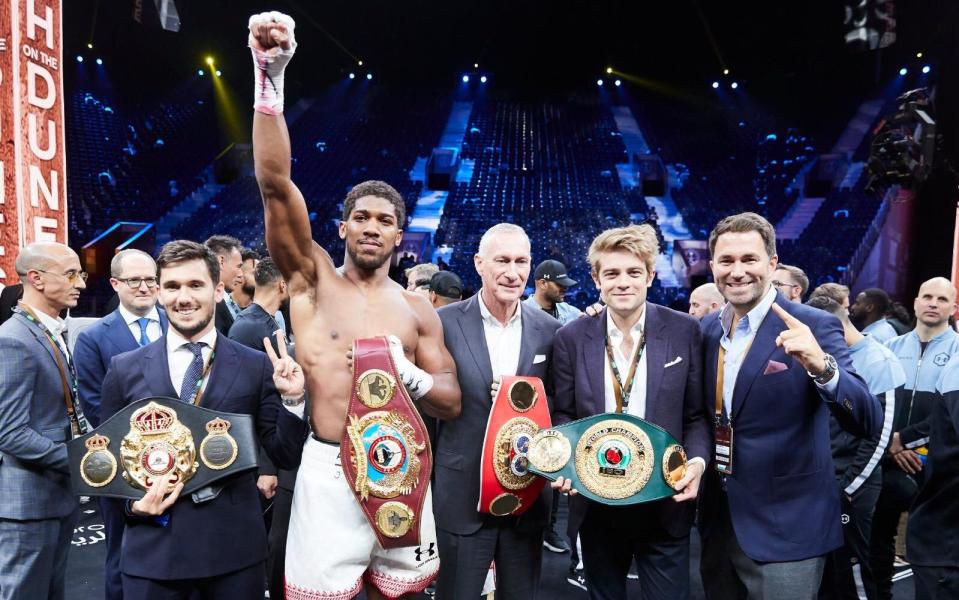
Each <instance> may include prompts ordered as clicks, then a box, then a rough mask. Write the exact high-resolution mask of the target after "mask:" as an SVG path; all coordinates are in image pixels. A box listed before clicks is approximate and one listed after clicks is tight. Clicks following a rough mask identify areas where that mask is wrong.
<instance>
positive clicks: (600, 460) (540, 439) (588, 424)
mask: <svg viewBox="0 0 959 600" xmlns="http://www.w3.org/2000/svg"><path fill="white" fill-rule="evenodd" d="M529 464H530V468H529V470H530V472H531V473H535V474H536V475H540V476H542V477H545V478H546V479H549V480H551V481H555V480H556V479H558V478H559V477H565V478H566V479H570V480H572V487H573V488H575V489H576V490H577V492H579V494H581V495H582V496H583V497H585V498H588V499H590V500H594V501H596V502H600V503H602V504H610V505H625V504H640V503H642V502H651V501H653V500H659V499H660V498H666V497H668V496H672V495H673V494H675V493H676V491H675V490H674V489H673V488H672V485H673V484H674V483H675V482H677V481H679V480H680V479H682V478H683V475H685V473H686V452H685V450H683V447H682V446H680V445H679V443H678V442H677V441H676V439H675V438H674V437H673V436H671V435H670V434H669V432H667V431H666V430H665V429H663V428H662V427H659V426H658V425H654V424H652V423H650V422H649V421H645V420H643V419H640V418H639V417H634V416H632V415H629V414H622V413H603V414H599V415H593V416H591V417H586V418H585V419H579V420H578V421H572V422H571V423H566V424H565V425H560V426H559V427H553V428H551V429H543V430H541V431H539V433H537V434H536V435H534V436H533V439H532V441H531V442H530V448H529Z"/></svg>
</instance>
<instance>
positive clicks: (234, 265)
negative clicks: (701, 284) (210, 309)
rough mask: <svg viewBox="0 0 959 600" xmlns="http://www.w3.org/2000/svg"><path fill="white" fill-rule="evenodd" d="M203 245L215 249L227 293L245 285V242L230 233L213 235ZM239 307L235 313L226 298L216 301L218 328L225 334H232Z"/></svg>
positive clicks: (222, 281)
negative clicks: (242, 242) (231, 329)
mask: <svg viewBox="0 0 959 600" xmlns="http://www.w3.org/2000/svg"><path fill="white" fill-rule="evenodd" d="M203 245H204V246H206V247H207V248H209V249H210V250H212V251H213V254H214V255H216V258H217V262H218V263H219V265H220V281H219V283H221V284H222V285H223V291H224V293H225V294H229V293H230V292H232V291H233V288H234V287H239V286H241V285H243V244H241V243H240V240H238V239H236V238H235V237H232V236H229V235H211V236H210V237H209V238H207V240H206V241H205V242H203ZM239 312H240V311H239V309H237V310H236V314H234V312H233V309H231V308H230V306H229V305H228V304H227V301H226V298H225V297H224V298H221V299H219V300H217V302H216V319H215V322H216V330H217V331H219V332H220V333H222V334H223V335H230V327H232V326H233V321H234V320H235V319H236V315H237V314H239Z"/></svg>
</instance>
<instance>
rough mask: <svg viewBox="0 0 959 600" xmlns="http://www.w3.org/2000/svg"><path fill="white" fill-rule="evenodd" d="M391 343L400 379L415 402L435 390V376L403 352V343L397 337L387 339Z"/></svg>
mask: <svg viewBox="0 0 959 600" xmlns="http://www.w3.org/2000/svg"><path fill="white" fill-rule="evenodd" d="M386 339H387V340H389V342H390V354H392V355H393V362H394V363H396V369H397V370H398V371H399V372H400V379H402V380H403V385H404V386H406V391H407V392H409V394H410V397H411V398H412V399H413V400H419V399H420V398H422V397H423V396H425V395H426V394H428V393H430V390H431V389H433V376H432V375H430V374H429V373H427V372H426V371H424V370H423V369H421V368H419V367H417V366H416V365H414V364H413V363H412V362H411V361H410V359H408V358H406V354H405V353H404V352H403V342H401V341H400V338H398V337H396V336H395V335H391V336H389V337H388V338H386Z"/></svg>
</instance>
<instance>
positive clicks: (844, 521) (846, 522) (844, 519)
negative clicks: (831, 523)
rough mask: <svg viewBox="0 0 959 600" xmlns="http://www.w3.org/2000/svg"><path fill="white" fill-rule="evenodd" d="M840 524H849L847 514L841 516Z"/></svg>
mask: <svg viewBox="0 0 959 600" xmlns="http://www.w3.org/2000/svg"><path fill="white" fill-rule="evenodd" d="M842 524H843V525H849V515H846V514H844V515H843V516H842Z"/></svg>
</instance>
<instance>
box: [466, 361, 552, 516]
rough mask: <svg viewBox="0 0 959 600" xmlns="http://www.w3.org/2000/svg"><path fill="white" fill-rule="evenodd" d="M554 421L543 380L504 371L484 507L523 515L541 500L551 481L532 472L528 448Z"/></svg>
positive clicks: (491, 431)
mask: <svg viewBox="0 0 959 600" xmlns="http://www.w3.org/2000/svg"><path fill="white" fill-rule="evenodd" d="M550 425H552V421H550V418H549V406H547V403H546V392H545V390H544V389H543V382H542V380H540V379H539V377H513V376H505V377H503V379H502V381H501V382H500V387H499V392H498V393H497V394H496V398H494V399H493V407H492V409H491V410H490V414H489V420H488V421H487V423H486V437H485V438H484V442H483V462H482V470H481V471H480V498H479V505H478V506H477V510H478V511H479V512H481V513H489V514H493V515H496V516H498V517H502V516H506V515H521V514H523V513H524V512H526V510H527V509H528V508H529V507H530V506H532V505H533V503H534V502H536V498H537V497H539V494H540V492H541V491H542V490H543V486H545V485H546V481H545V480H544V479H541V478H539V477H536V476H535V475H534V474H533V473H530V471H529V459H528V458H527V454H528V453H529V444H530V441H532V439H533V436H534V435H535V434H536V432H537V431H539V430H540V429H543V428H546V427H549V426H550Z"/></svg>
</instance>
